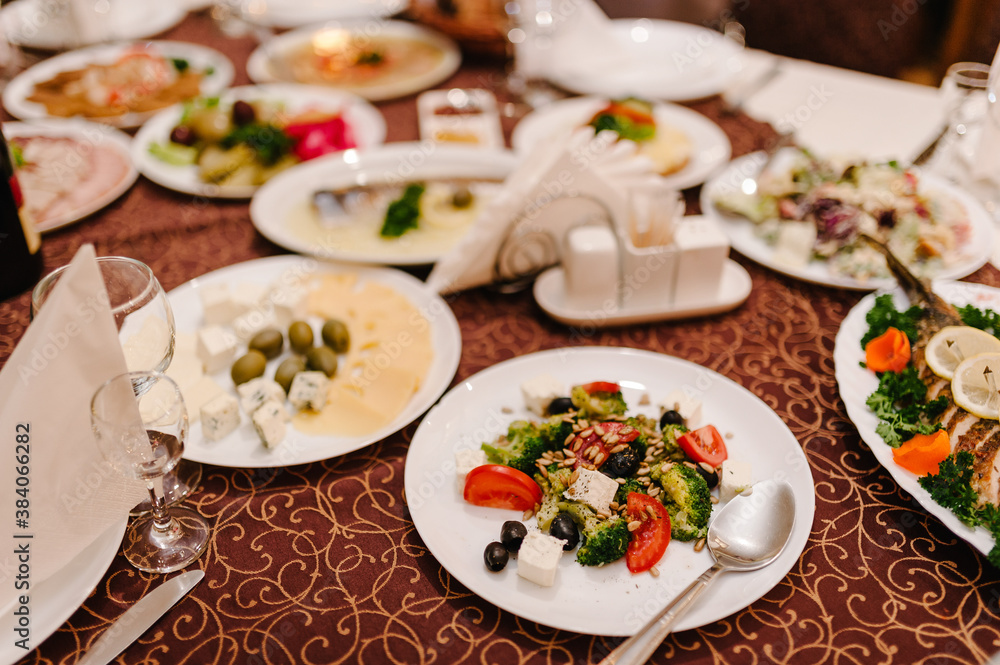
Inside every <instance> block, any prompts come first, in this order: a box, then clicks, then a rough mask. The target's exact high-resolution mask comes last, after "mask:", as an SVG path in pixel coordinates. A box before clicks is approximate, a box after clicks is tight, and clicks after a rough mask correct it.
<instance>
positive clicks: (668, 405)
mask: <svg viewBox="0 0 1000 665" xmlns="http://www.w3.org/2000/svg"><path fill="white" fill-rule="evenodd" d="M660 408H661V409H662V410H664V411H671V410H673V411H676V412H677V413H679V414H681V417H683V418H684V422H685V424H686V425H687V426H688V427H689V428H693V427H697V426H698V422H699V421H700V420H701V400H700V399H696V398H694V397H691V396H690V395H688V394H687V393H685V392H684V391H683V390H675V391H673V392H672V393H670V394H669V395H667V396H666V397H664V398H663V400H662V401H661V402H660Z"/></svg>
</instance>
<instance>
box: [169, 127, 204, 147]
mask: <svg viewBox="0 0 1000 665" xmlns="http://www.w3.org/2000/svg"><path fill="white" fill-rule="evenodd" d="M197 140H198V136H197V135H196V134H195V133H194V130H193V129H191V128H190V127H188V126H186V125H177V126H176V127H174V129H173V131H171V132H170V141H171V143H179V144H181V145H187V146H191V145H194V144H195V142H196V141H197Z"/></svg>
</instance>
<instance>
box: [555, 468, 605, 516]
mask: <svg viewBox="0 0 1000 665" xmlns="http://www.w3.org/2000/svg"><path fill="white" fill-rule="evenodd" d="M578 470H579V472H580V473H579V474H578V476H577V479H576V480H575V481H574V482H573V484H572V485H570V486H569V488H568V489H567V490H566V491H565V492H563V496H564V497H566V498H567V499H571V500H573V501H580V502H581V503H585V504H587V505H588V506H590V507H591V508H593V509H594V510H599V511H600V510H608V509H609V507H610V505H611V502H612V501H613V500H614V498H615V493H616V492H617V491H618V483H617V482H615V480H614V479H613V478H608V477H607V476H605V475H604V474H603V473H601V472H600V471H593V470H591V469H586V468H584V467H580V468H579V469H578Z"/></svg>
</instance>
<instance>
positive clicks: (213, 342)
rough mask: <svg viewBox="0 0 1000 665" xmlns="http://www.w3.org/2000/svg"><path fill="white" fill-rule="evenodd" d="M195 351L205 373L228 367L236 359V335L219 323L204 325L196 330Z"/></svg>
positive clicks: (212, 372) (213, 372)
mask: <svg viewBox="0 0 1000 665" xmlns="http://www.w3.org/2000/svg"><path fill="white" fill-rule="evenodd" d="M197 353H198V359H199V360H201V364H202V365H204V366H205V373H206V374H215V373H216V372H219V371H222V370H224V369H229V366H230V365H232V364H233V360H235V359H236V336H235V335H233V334H232V333H231V332H229V331H228V330H226V329H225V328H223V327H222V326H219V325H211V326H205V327H204V328H202V329H201V330H199V331H198V344H197Z"/></svg>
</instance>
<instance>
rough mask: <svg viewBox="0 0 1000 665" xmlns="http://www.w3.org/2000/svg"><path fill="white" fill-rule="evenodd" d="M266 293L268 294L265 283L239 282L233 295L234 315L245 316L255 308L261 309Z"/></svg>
mask: <svg viewBox="0 0 1000 665" xmlns="http://www.w3.org/2000/svg"><path fill="white" fill-rule="evenodd" d="M265 295H267V287H266V286H264V285H263V284H254V283H252V282H243V283H242V284H237V285H236V287H235V288H234V289H233V295H232V303H233V309H234V310H235V311H234V316H236V317H238V316H243V315H244V314H246V313H248V312H251V311H253V310H255V309H260V304H261V302H262V301H263V300H264V296H265Z"/></svg>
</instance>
